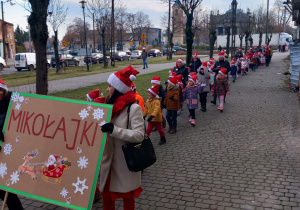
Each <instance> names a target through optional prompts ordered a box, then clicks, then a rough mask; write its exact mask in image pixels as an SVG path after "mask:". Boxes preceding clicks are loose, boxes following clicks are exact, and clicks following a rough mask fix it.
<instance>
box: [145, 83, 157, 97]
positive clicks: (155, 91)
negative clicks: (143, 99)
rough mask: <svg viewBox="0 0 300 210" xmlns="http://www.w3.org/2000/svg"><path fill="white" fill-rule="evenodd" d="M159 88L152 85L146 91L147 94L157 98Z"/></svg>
mask: <svg viewBox="0 0 300 210" xmlns="http://www.w3.org/2000/svg"><path fill="white" fill-rule="evenodd" d="M158 91H159V87H158V86H157V85H153V86H151V87H150V88H149V89H148V91H147V92H148V93H150V94H151V95H153V96H154V97H156V96H158Z"/></svg>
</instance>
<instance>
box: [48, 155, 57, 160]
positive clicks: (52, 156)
mask: <svg viewBox="0 0 300 210" xmlns="http://www.w3.org/2000/svg"><path fill="white" fill-rule="evenodd" d="M49 158H53V159H54V160H56V158H55V157H54V155H49ZM49 158H48V159H49Z"/></svg>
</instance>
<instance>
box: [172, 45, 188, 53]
mask: <svg viewBox="0 0 300 210" xmlns="http://www.w3.org/2000/svg"><path fill="white" fill-rule="evenodd" d="M173 49H174V50H175V51H176V52H177V51H186V49H185V48H183V47H179V46H174V47H173Z"/></svg>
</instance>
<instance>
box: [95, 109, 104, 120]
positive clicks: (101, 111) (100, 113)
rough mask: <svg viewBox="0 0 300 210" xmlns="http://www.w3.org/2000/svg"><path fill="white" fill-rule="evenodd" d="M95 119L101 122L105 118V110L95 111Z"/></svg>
mask: <svg viewBox="0 0 300 210" xmlns="http://www.w3.org/2000/svg"><path fill="white" fill-rule="evenodd" d="M93 115H94V119H97V120H100V119H102V118H103V115H104V112H103V109H99V108H98V109H94V113H93Z"/></svg>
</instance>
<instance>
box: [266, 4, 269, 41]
mask: <svg viewBox="0 0 300 210" xmlns="http://www.w3.org/2000/svg"><path fill="white" fill-rule="evenodd" d="M268 22H269V0H267V20H266V45H268Z"/></svg>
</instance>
